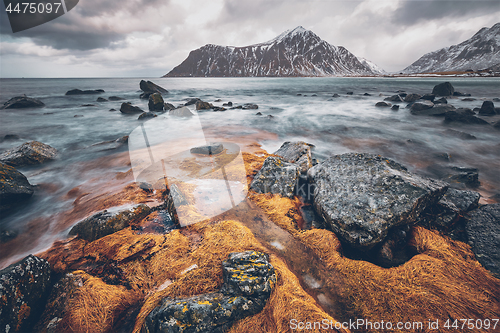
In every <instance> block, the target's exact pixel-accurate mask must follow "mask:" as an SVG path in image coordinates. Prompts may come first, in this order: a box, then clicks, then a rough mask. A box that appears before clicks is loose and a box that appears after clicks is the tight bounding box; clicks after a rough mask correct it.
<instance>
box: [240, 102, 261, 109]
mask: <svg viewBox="0 0 500 333" xmlns="http://www.w3.org/2000/svg"><path fill="white" fill-rule="evenodd" d="M258 108H259V106H258V105H257V104H252V103H246V104H243V107H242V109H243V110H256V109H258Z"/></svg>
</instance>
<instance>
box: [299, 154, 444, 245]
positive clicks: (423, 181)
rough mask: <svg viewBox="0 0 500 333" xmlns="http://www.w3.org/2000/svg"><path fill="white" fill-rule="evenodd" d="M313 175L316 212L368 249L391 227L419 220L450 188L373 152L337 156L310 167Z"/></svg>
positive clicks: (348, 239)
mask: <svg viewBox="0 0 500 333" xmlns="http://www.w3.org/2000/svg"><path fill="white" fill-rule="evenodd" d="M308 178H309V181H310V182H311V183H313V184H314V185H315V190H314V208H315V210H316V212H317V213H318V214H319V215H320V216H322V217H323V219H324V220H325V221H326V223H328V224H329V226H330V227H331V228H332V230H333V231H334V232H335V233H336V234H337V235H338V236H339V237H340V239H341V240H343V241H344V242H346V243H348V244H349V245H351V246H352V247H354V248H358V249H362V250H369V249H371V248H372V247H373V246H375V245H376V244H379V243H381V242H382V241H383V240H384V239H385V237H386V236H387V233H388V231H389V230H390V229H391V228H394V227H398V226H402V225H406V224H409V225H411V224H414V223H415V222H416V221H417V218H418V216H419V215H420V213H421V212H423V211H424V210H425V208H427V207H428V206H430V205H433V204H435V203H436V202H437V201H438V200H439V199H440V198H441V197H442V196H443V194H444V193H445V191H446V189H447V185H446V184H445V183H443V182H440V181H436V180H433V179H427V178H423V177H420V176H417V175H414V174H412V173H410V172H408V171H407V169H406V168H405V167H404V166H402V165H401V164H399V163H397V162H395V161H392V160H389V159H385V158H383V157H381V156H377V155H372V154H358V153H348V154H343V155H336V156H332V157H330V158H328V159H327V160H325V161H324V162H322V163H319V164H318V165H316V166H314V167H312V168H311V169H309V171H308Z"/></svg>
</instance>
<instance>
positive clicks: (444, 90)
mask: <svg viewBox="0 0 500 333" xmlns="http://www.w3.org/2000/svg"><path fill="white" fill-rule="evenodd" d="M454 92H455V88H453V86H452V85H451V83H450V82H443V83H440V84H438V85H436V86H434V88H433V89H432V94H433V95H436V96H453V93H454Z"/></svg>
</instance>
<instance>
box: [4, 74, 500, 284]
mask: <svg viewBox="0 0 500 333" xmlns="http://www.w3.org/2000/svg"><path fill="white" fill-rule="evenodd" d="M150 80H152V81H154V82H155V83H157V84H159V85H160V86H163V87H164V88H166V89H168V90H169V91H170V94H168V95H166V96H164V97H165V101H166V102H169V103H172V104H174V105H179V104H182V103H185V100H186V99H187V98H190V97H198V98H201V99H202V100H204V101H208V102H211V103H213V104H214V105H216V106H222V103H225V102H227V101H232V102H233V103H234V104H235V105H242V104H244V103H255V104H258V105H259V109H258V110H238V109H235V110H227V111H225V112H210V111H205V112H199V119H200V122H201V126H202V127H203V130H204V135H205V138H206V140H207V141H210V139H211V138H219V139H220V138H223V139H224V140H226V141H233V142H235V143H240V142H239V141H238V140H240V138H242V137H245V136H246V137H251V138H253V140H255V141H258V142H259V143H260V144H262V145H263V148H265V149H266V150H267V151H268V152H274V151H275V150H276V149H278V148H279V146H280V145H281V144H282V143H283V142H284V141H292V140H304V141H307V142H309V143H312V144H314V145H315V146H316V148H315V155H316V157H317V158H318V159H320V160H321V159H323V158H325V157H327V156H329V155H331V154H339V153H344V152H351V151H357V152H372V153H376V154H382V155H384V156H386V157H389V158H393V159H395V160H396V161H399V162H400V163H402V164H404V165H406V166H407V167H408V168H409V169H410V170H411V171H414V172H417V173H421V174H425V175H428V176H436V171H435V170H437V169H439V168H440V167H447V166H467V167H475V168H478V169H479V180H480V181H481V183H482V185H481V187H480V188H479V189H478V190H479V191H480V192H481V193H482V194H483V195H484V196H485V197H486V198H487V197H488V196H491V195H493V194H495V193H499V192H500V177H498V169H499V167H500V131H498V130H495V129H494V128H493V127H491V126H486V127H485V126H477V125H475V126H474V125H472V126H468V125H446V126H445V125H443V123H442V118H434V117H418V116H413V115H411V114H410V113H409V111H408V109H405V108H404V107H405V105H406V104H405V103H401V109H400V110H399V111H391V110H390V109H388V108H376V107H375V106H374V105H375V103H376V102H378V101H381V100H383V98H384V97H386V96H390V95H393V94H395V92H396V91H397V90H405V91H406V92H408V93H421V94H423V93H430V92H431V91H432V88H433V86H434V85H436V84H438V83H441V82H444V81H450V82H451V83H452V84H453V86H454V87H455V90H457V91H460V92H464V93H471V94H472V97H473V98H476V100H475V101H472V102H466V101H462V100H461V99H462V98H452V99H450V100H449V103H451V104H453V105H455V106H456V107H469V108H474V107H480V106H481V104H482V102H483V101H484V100H491V99H492V98H494V97H500V94H499V93H498V91H499V89H498V87H499V86H500V80H499V79H498V78H444V79H441V78H161V79H160V78H152V79H150ZM139 81H140V79H138V78H131V79H1V80H0V85H1V92H0V102H1V103H3V102H4V101H6V100H8V99H9V98H11V97H14V96H18V95H20V94H26V95H28V96H29V97H34V98H39V99H41V100H42V101H43V102H44V103H45V104H46V107H44V108H40V109H27V110H22V109H21V110H20V109H17V110H0V115H1V119H2V120H1V124H0V139H1V138H3V137H4V136H5V135H7V134H15V135H18V136H19V139H14V140H3V141H2V142H0V152H1V151H4V150H6V149H8V148H12V147H15V146H18V145H20V144H22V143H24V142H26V141H29V140H37V141H41V142H44V143H46V144H49V145H51V146H53V147H55V148H56V149H58V150H59V153H60V154H59V157H58V159H57V160H56V161H54V162H51V163H47V164H44V165H41V166H34V167H26V168H20V171H21V172H23V173H24V174H25V175H26V176H27V177H28V179H29V181H30V182H31V183H32V184H37V185H39V186H38V187H37V191H36V193H35V195H34V197H33V198H32V199H31V200H30V201H29V202H28V204H27V205H25V206H23V207H22V208H21V209H19V210H18V211H17V212H16V213H14V214H11V215H9V216H7V217H3V218H2V220H0V231H1V230H10V231H14V232H17V233H18V234H23V233H24V234H26V233H29V235H25V236H26V238H25V239H26V240H29V241H26V244H24V245H23V247H22V248H20V249H19V250H16V251H12V250H9V251H8V255H4V254H2V255H1V259H0V268H1V267H5V266H6V265H8V264H9V263H11V262H13V261H15V260H17V259H19V258H22V257H23V256H25V255H26V254H28V253H36V252H39V251H42V250H44V249H46V248H48V247H50V245H51V244H52V242H53V241H54V240H57V239H60V238H64V237H65V236H66V233H67V230H68V227H67V224H68V221H62V219H63V218H62V216H63V213H64V212H66V211H68V210H70V209H71V208H72V205H73V201H74V198H68V196H67V193H68V192H69V191H70V190H72V189H74V188H76V187H79V186H82V185H85V184H89V183H92V184H95V185H93V186H95V187H99V186H102V187H105V186H109V184H108V183H107V182H106V180H107V179H109V178H112V177H114V176H115V175H116V173H117V172H126V171H128V170H129V169H130V165H128V164H127V163H113V159H116V158H118V157H117V156H121V157H120V158H123V155H126V154H127V151H128V149H127V145H122V146H119V145H118V144H116V143H113V142H109V141H112V140H115V139H118V138H120V137H122V136H125V135H129V134H130V133H131V132H132V131H133V130H134V129H135V128H137V127H138V126H139V125H140V124H141V123H143V122H144V121H139V120H137V115H124V114H121V113H120V112H119V111H109V109H111V108H114V109H116V110H119V108H120V105H121V103H122V101H109V102H102V103H101V102H96V99H97V97H99V96H101V97H105V98H107V97H109V96H113V95H114V96H119V97H123V98H125V100H126V101H130V102H132V103H133V104H134V105H137V106H139V107H141V108H142V109H144V110H147V100H141V99H139V94H140V93H139V92H138V89H139ZM73 88H78V89H104V90H105V91H106V92H105V93H103V94H100V95H77V96H65V95H64V93H65V92H66V91H67V90H70V89H73ZM350 91H352V92H353V94H352V95H347V94H346V93H347V92H350ZM334 93H338V94H339V95H340V97H338V98H332V95H333V94H334ZM364 93H369V94H371V96H364ZM298 94H301V95H300V96H299V95H298ZM313 94H315V95H316V96H312V95H313ZM379 94H383V95H384V96H379ZM219 98H220V99H222V101H221V102H214V100H216V99H219ZM84 104H94V106H82V105H84ZM497 104H498V103H497ZM498 106H500V105H497V107H498ZM191 109H193V106H191ZM257 112H261V113H262V114H263V115H262V116H258V115H256V113H257ZM268 115H272V116H273V118H271V119H270V118H269V117H267V116H268ZM75 116H78V117H75ZM158 119H159V118H155V119H152V120H149V122H154V121H156V120H158ZM484 119H486V120H487V121H489V122H491V123H493V122H495V121H498V120H500V116H498V115H497V116H493V117H484ZM450 128H451V129H456V130H459V131H463V132H467V133H470V134H472V135H474V136H476V137H477V140H469V141H465V140H462V139H459V138H457V137H454V136H450V135H449V132H447V131H446V130H447V129H450ZM190 130H192V129H191V128H190V127H188V126H186V128H181V129H180V132H183V131H186V132H188V131H190ZM117 153H118V154H117ZM120 153H121V154H120ZM443 153H446V154H448V156H449V159H448V160H444V159H442V158H441V157H440V156H441V155H442V154H443ZM107 159H109V160H110V161H108V162H109V163H104V162H103V161H106V160H107ZM96 161H99V162H96ZM120 185H121V186H123V184H120ZM38 220H42V221H44V222H43V225H39V226H38V228H33V224H37V223H38V222H36V221H38ZM74 222H76V221H70V223H74ZM39 224H42V222H40V223H39ZM61 225H64V228H63V227H62V226H61ZM7 246H9V243H5V244H0V252H3V253H6V252H4V251H2V248H3V249H4V250H5V248H6V247H7ZM311 281H313V280H311ZM311 283H312V284H313V285H314V282H311Z"/></svg>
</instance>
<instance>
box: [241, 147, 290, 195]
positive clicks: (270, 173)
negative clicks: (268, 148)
mask: <svg viewBox="0 0 500 333" xmlns="http://www.w3.org/2000/svg"><path fill="white" fill-rule="evenodd" d="M299 175H300V171H299V168H298V166H297V165H295V164H293V163H288V162H285V161H284V160H283V159H282V158H280V157H274V156H270V157H268V158H266V160H265V161H264V164H263V165H262V168H261V169H260V170H259V172H258V173H257V174H256V175H255V177H254V179H253V181H252V183H251V184H250V189H251V190H252V191H255V192H257V193H272V194H280V195H282V196H284V197H289V198H291V197H293V195H294V190H295V185H296V184H297V182H298V179H299Z"/></svg>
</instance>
